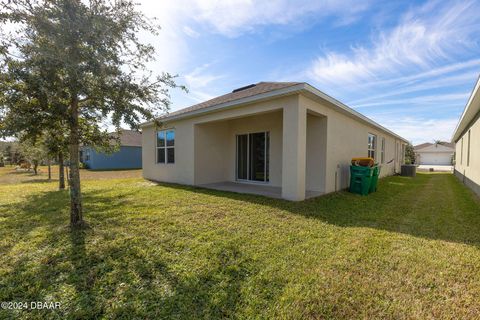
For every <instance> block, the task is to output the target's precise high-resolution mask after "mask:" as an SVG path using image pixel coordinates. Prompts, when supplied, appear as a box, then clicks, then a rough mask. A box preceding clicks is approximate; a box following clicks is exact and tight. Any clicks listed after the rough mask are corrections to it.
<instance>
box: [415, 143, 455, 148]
mask: <svg viewBox="0 0 480 320" xmlns="http://www.w3.org/2000/svg"><path fill="white" fill-rule="evenodd" d="M438 144H441V145H442V146H445V147H448V148H452V149H454V148H455V144H454V143H450V142H445V141H440V142H439V143H438ZM429 146H433V143H430V142H426V143H422V144H419V145H416V146H414V147H413V149H414V150H420V149H423V148H426V147H429Z"/></svg>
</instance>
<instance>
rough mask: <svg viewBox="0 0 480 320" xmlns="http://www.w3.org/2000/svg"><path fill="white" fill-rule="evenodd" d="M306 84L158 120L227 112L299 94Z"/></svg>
mask: <svg viewBox="0 0 480 320" xmlns="http://www.w3.org/2000/svg"><path fill="white" fill-rule="evenodd" d="M305 84H306V83H299V84H296V85H293V86H290V87H286V88H282V89H277V90H272V91H268V92H264V93H260V94H257V95H254V96H249V97H245V98H240V99H237V100H233V101H229V102H225V103H220V104H217V105H214V106H210V107H207V108H202V109H198V110H193V111H190V112H185V113H181V114H178V115H172V116H169V115H166V116H163V117H160V118H158V119H157V120H159V121H163V122H165V121H174V120H180V119H186V118H192V117H195V116H198V115H204V114H207V113H211V112H215V111H218V110H225V109H229V108H234V107H236V106H239V105H243V104H249V103H253V102H258V101H262V100H267V99H270V98H273V97H280V96H285V95H290V94H294V93H297V92H300V91H301V90H303V89H304V85H305ZM153 124H154V121H147V122H144V123H141V124H140V127H142V128H143V127H149V126H152V125H153Z"/></svg>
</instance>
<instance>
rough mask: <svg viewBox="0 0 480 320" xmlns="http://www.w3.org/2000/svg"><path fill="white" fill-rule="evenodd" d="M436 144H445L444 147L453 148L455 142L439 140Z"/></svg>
mask: <svg viewBox="0 0 480 320" xmlns="http://www.w3.org/2000/svg"><path fill="white" fill-rule="evenodd" d="M438 144H441V145H442V146H445V147H449V148H452V149H455V143H451V142H445V141H442V142H439V143H438Z"/></svg>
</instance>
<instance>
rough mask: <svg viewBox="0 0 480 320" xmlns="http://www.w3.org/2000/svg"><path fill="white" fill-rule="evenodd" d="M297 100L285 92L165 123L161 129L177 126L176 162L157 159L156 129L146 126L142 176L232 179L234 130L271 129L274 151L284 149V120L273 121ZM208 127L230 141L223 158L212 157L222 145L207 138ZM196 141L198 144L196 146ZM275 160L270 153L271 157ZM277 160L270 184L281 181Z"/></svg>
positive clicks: (190, 181) (187, 180) (200, 180)
mask: <svg viewBox="0 0 480 320" xmlns="http://www.w3.org/2000/svg"><path fill="white" fill-rule="evenodd" d="M296 101H297V98H296V97H295V96H285V97H279V98H277V99H271V100H268V101H264V102H259V103H256V104H250V105H246V106H242V107H237V108H233V109H228V110H222V111H218V112H215V113H211V114H206V115H202V116H198V117H195V118H188V119H182V120H179V121H170V122H168V123H163V126H162V129H167V128H173V129H175V163H174V164H156V163H155V159H156V158H155V152H156V149H155V145H156V140H155V139H156V129H155V127H154V126H146V127H143V128H142V131H143V134H142V143H143V146H144V147H143V150H142V152H143V176H144V177H145V178H146V179H151V180H156V181H166V182H175V183H182V184H189V185H193V184H196V185H198V184H204V183H210V182H215V181H217V180H219V179H220V177H222V176H225V177H226V179H225V180H231V181H233V180H234V179H235V133H236V132H244V131H249V132H258V131H269V130H270V131H271V134H273V135H274V136H273V137H271V138H270V139H271V144H272V143H273V145H271V152H272V153H276V152H277V151H276V150H277V149H279V148H280V150H281V144H282V141H281V138H279V137H277V136H276V133H278V132H281V122H280V123H278V124H274V123H275V122H276V120H275V119H279V118H278V117H281V110H282V108H283V107H287V106H292V105H294V104H295V103H296ZM275 111H277V112H276V113H275ZM253 115H254V116H253ZM245 117H249V118H248V119H247V118H245ZM226 122H228V124H226ZM215 123H218V124H219V125H218V127H215V126H216V125H215ZM221 123H223V124H221ZM224 125H227V126H228V128H229V129H228V132H227V131H222V129H221V128H222V126H223V129H225V127H224ZM209 129H211V130H213V131H217V133H218V134H220V133H221V132H224V135H223V136H224V137H225V138H228V139H229V141H230V142H229V145H228V148H226V149H225V152H222V157H221V158H220V157H215V159H213V158H214V157H211V154H212V152H213V154H218V152H219V150H220V149H219V148H216V147H215V145H216V144H217V143H211V142H209V141H208V139H206V138H207V136H208V135H209V134H210V133H211V132H210V133H209V132H208V131H209ZM197 134H198V136H197ZM273 138H274V140H272V139H273ZM221 140H222V138H220V137H219V138H218V139H216V142H219V141H221ZM196 142H198V144H197V146H196V147H195V143H196ZM222 144H223V142H220V144H218V146H220V145H222ZM212 145H213V146H212ZM202 146H203V147H202ZM227 150H228V152H227ZM195 159H198V161H199V162H197V165H195V161H194V160H195ZM272 160H273V159H272V156H271V157H270V161H272ZM278 162H280V163H281V157H280V158H278V157H277V158H276V159H275V160H273V163H272V164H271V166H270V176H271V185H280V184H281V166H280V165H278ZM202 163H203V165H202Z"/></svg>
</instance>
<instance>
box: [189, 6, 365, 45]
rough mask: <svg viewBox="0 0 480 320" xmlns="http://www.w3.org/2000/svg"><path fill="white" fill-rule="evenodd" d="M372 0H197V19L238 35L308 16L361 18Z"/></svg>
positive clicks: (343, 19) (345, 21)
mask: <svg viewBox="0 0 480 320" xmlns="http://www.w3.org/2000/svg"><path fill="white" fill-rule="evenodd" d="M369 4H370V1H354V0H343V1H338V0H321V1H307V0H299V1H288V0H271V1H253V0H224V1H215V0H196V1H193V2H191V5H193V7H194V8H195V12H196V14H195V19H196V20H197V21H200V22H204V23H206V24H208V25H210V26H211V27H212V28H213V29H214V30H215V31H216V32H218V33H221V34H223V35H226V36H231V37H234V36H237V35H239V34H241V33H244V32H252V31H254V30H255V28H257V27H259V26H263V25H272V24H275V25H285V24H292V23H293V24H299V23H302V22H305V21H306V20H307V18H308V17H310V18H313V17H314V18H315V19H317V20H318V19H319V18H320V17H325V16H336V17H337V18H338V20H339V21H338V24H348V23H352V22H353V21H355V20H357V19H358V17H359V13H360V12H362V11H364V10H365V9H366V8H367V7H368V6H369Z"/></svg>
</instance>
